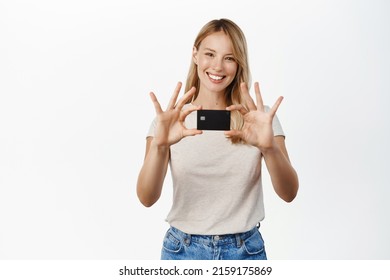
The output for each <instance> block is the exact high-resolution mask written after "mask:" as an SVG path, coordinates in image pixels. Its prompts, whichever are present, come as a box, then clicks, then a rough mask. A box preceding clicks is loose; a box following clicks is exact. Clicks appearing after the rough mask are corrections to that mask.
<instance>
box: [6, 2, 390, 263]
mask: <svg viewBox="0 0 390 280" xmlns="http://www.w3.org/2000/svg"><path fill="white" fill-rule="evenodd" d="M389 8H390V5H389V3H388V2H387V1H385V0H383V1H380V0H377V1H368V0H367V1H353V0H350V1H348V0H342V1H339V0H338V1H336V0H333V1H311V0H301V1H299V0H288V1H258V0H256V1H235V0H234V1H231V0H222V1H219V0H214V1H208V0H207V1H204V0H198V1H180V0H176V1H173V0H170V1H150V0H149V1H145V0H142V1H141V0H137V1H126V0H122V1H120V0H110V1H108V0H104V1H103V0H100V1H88V0H72V1H49V0H47V1H44V0H38V1H27V0H25V1H22V0H15V1H4V0H1V1H0V38H1V39H0V40H1V43H0V94H1V95H0V259H158V258H159V255H160V248H161V242H162V238H163V236H164V233H165V231H166V230H167V228H168V224H167V223H166V222H165V221H164V219H165V216H166V214H167V213H168V211H169V208H170V203H171V178H170V175H169V174H168V175H167V179H166V182H165V185H164V191H163V194H162V197H161V199H160V200H159V201H158V202H157V203H156V204H155V205H154V206H153V207H151V208H145V207H143V206H141V204H140V203H139V201H138V199H137V197H136V193H135V186H136V180H137V176H138V171H139V169H140V167H141V164H142V161H143V157H144V147H145V134H146V132H147V129H148V126H149V124H150V122H151V120H152V119H153V117H154V109H153V105H152V103H151V102H150V100H149V95H148V93H149V91H151V90H153V91H155V92H156V94H157V95H158V97H159V99H160V101H161V103H162V104H164V106H165V105H166V104H167V102H168V99H169V97H170V95H171V93H172V91H173V89H174V87H175V85H176V82H177V81H183V82H184V81H185V77H186V74H187V69H188V66H189V62H190V56H191V50H192V43H193V40H194V39H195V36H196V34H197V33H198V31H199V29H200V28H201V27H202V26H203V25H204V24H205V23H206V22H208V21H209V20H211V19H215V18H221V17H226V18H230V19H232V20H234V21H235V22H236V23H237V24H238V25H239V26H240V27H241V28H242V29H243V31H244V33H245V34H246V37H247V40H248V44H249V55H250V65H251V70H252V76H253V80H254V81H259V82H260V83H261V88H262V93H263V98H264V99H265V102H266V103H269V104H270V103H272V104H273V102H274V101H275V100H276V98H277V97H278V96H279V95H283V96H284V97H285V99H284V101H283V103H282V105H281V107H280V108H279V111H278V115H279V118H280V120H281V122H282V125H283V127H284V130H285V132H286V134H287V138H286V143H287V146H288V149H289V153H290V157H291V160H292V162H293V165H294V166H295V168H296V170H297V171H298V174H299V178H300V191H299V194H298V197H297V198H296V200H295V201H294V202H293V203H291V204H286V203H284V202H283V201H282V200H280V199H279V198H277V197H276V194H275V193H274V192H273V190H272V187H271V185H270V181H269V177H268V174H267V173H266V170H264V172H265V173H264V174H265V175H264V188H265V200H266V201H265V204H266V219H265V220H264V222H263V224H262V233H263V235H264V238H265V241H266V246H267V253H268V257H269V258H271V259H389V258H390V241H389V236H390V219H389V213H390V206H389V203H388V199H389V197H390V191H389V183H388V182H387V178H388V176H389V167H388V166H389V165H388V160H389V157H390V152H389V148H388V143H390V137H389V127H390V125H389V124H390V116H389V112H388V110H387V107H388V106H389V105H390V102H389V101H390V98H389V93H390V82H389V77H390V56H389V52H388V50H389V49H390V28H389V26H390V20H389V17H388V14H389V12H390V9H389Z"/></svg>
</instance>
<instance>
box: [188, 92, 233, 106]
mask: <svg viewBox="0 0 390 280" xmlns="http://www.w3.org/2000/svg"><path fill="white" fill-rule="evenodd" d="M192 104H194V105H201V106H202V109H205V110H225V109H226V101H225V97H224V94H223V93H219V94H217V93H211V92H210V93H206V94H202V92H199V94H198V96H197V98H196V99H195V100H194V101H193V102H192Z"/></svg>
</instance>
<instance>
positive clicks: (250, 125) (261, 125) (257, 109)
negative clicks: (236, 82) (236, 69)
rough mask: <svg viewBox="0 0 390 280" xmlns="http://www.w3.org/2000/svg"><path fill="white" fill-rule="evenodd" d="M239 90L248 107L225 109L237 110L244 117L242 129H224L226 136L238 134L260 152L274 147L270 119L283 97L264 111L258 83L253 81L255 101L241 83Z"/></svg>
mask: <svg viewBox="0 0 390 280" xmlns="http://www.w3.org/2000/svg"><path fill="white" fill-rule="evenodd" d="M241 92H242V95H243V99H244V101H245V102H246V104H247V107H248V108H245V107H244V106H243V105H231V106H229V107H227V108H226V110H229V111H234V110H237V111H239V112H240V113H241V114H242V115H243V117H244V126H243V128H242V130H230V131H226V132H225V135H226V136H227V137H232V136H238V137H240V138H241V139H242V140H244V141H245V142H246V143H247V144H250V145H253V146H255V147H258V148H259V149H260V150H261V151H262V152H264V151H266V150H268V149H270V148H273V147H275V145H276V144H275V141H274V132H273V128H272V120H273V118H274V116H275V114H276V111H277V110H278V107H279V105H280V103H281V102H282V100H283V97H282V96H280V97H279V98H278V99H277V100H276V102H275V104H274V106H272V108H271V109H270V110H269V111H268V112H265V110H264V104H263V99H262V98H261V93H260V87H259V83H257V82H256V83H255V93H256V103H257V104H255V102H254V101H253V99H252V97H251V96H250V94H249V90H248V87H247V85H246V84H245V83H241Z"/></svg>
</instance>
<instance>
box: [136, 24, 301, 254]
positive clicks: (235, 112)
mask: <svg viewBox="0 0 390 280" xmlns="http://www.w3.org/2000/svg"><path fill="white" fill-rule="evenodd" d="M249 79H250V71H249V67H248V60H247V46H246V39H245V37H244V34H243V32H242V31H241V29H240V28H239V27H238V26H237V25H236V24H235V23H233V22H232V21H230V20H227V19H220V20H213V21H211V22H209V23H207V24H206V25H205V26H204V27H203V28H202V29H201V31H200V32H199V34H198V36H197V38H196V40H195V43H194V47H193V55H192V62H191V66H190V71H189V74H188V78H187V84H186V90H185V91H186V93H185V94H184V95H183V97H182V98H180V99H179V100H178V95H179V92H180V89H181V83H180V82H179V83H178V85H177V87H176V89H175V91H174V93H173V95H172V98H171V100H170V102H169V104H168V107H167V109H166V110H165V111H164V110H162V108H161V106H160V104H159V102H158V100H157V98H156V96H155V95H154V93H150V96H151V100H152V102H153V104H154V107H155V110H156V114H157V117H156V118H155V120H154V122H153V123H152V125H151V127H150V130H149V133H148V137H147V144H146V154H145V160H144V164H143V166H142V168H141V171H140V174H139V178H138V183H137V194H138V197H139V199H140V201H141V203H143V204H144V205H145V206H147V207H149V206H152V205H153V204H154V203H155V202H156V201H157V200H158V199H159V197H160V194H161V190H162V186H163V183H164V178H165V175H166V172H167V168H168V164H170V167H171V172H172V181H173V204H172V208H171V210H170V212H169V214H168V217H167V222H168V223H169V224H170V228H169V230H168V231H167V233H166V235H165V238H164V242H163V248H162V253H161V259H171V260H172V259H173V260H177V259H266V252H265V249H264V242H263V239H262V237H261V234H260V232H259V229H258V226H257V225H258V224H259V222H260V221H261V220H263V219H264V205H263V192H262V185H261V162H262V158H264V161H265V163H266V166H267V169H268V171H269V174H270V176H271V180H272V184H273V187H274V189H275V191H276V193H277V194H278V195H279V196H280V197H281V198H282V199H283V200H285V201H287V202H291V201H292V200H293V199H294V198H295V196H296V194H297V191H298V177H297V174H296V172H295V170H294V168H293V167H292V166H291V164H290V161H289V157H288V154H287V150H286V146H285V139H284V134H283V131H282V128H281V126H280V123H279V121H278V119H277V117H276V116H275V113H276V111H277V109H278V107H279V105H280V103H281V102H282V97H280V98H279V99H278V100H277V101H276V103H275V105H274V106H273V107H272V108H271V109H269V108H266V109H265V108H264V106H263V101H262V98H261V94H260V88H259V84H258V83H255V85H254V88H255V94H256V102H254V101H253V99H252V98H251V97H250V94H249V90H248V85H249V83H250V81H249ZM200 109H209V110H228V111H231V130H228V131H206V130H205V131H201V130H198V129H195V127H196V115H197V112H196V111H197V110H200ZM189 136H192V137H189Z"/></svg>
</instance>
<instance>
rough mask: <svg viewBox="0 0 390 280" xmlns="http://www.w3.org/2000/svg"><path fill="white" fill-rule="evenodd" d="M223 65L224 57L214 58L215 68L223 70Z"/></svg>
mask: <svg viewBox="0 0 390 280" xmlns="http://www.w3.org/2000/svg"><path fill="white" fill-rule="evenodd" d="M222 67H223V59H221V58H218V57H216V58H215V59H214V60H213V70H215V71H221V70H222Z"/></svg>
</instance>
